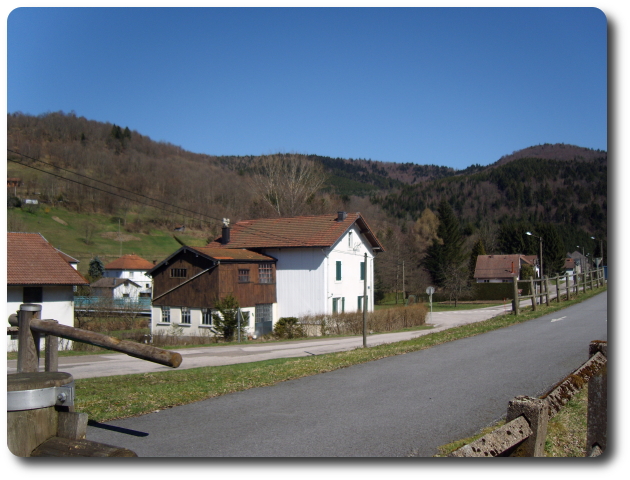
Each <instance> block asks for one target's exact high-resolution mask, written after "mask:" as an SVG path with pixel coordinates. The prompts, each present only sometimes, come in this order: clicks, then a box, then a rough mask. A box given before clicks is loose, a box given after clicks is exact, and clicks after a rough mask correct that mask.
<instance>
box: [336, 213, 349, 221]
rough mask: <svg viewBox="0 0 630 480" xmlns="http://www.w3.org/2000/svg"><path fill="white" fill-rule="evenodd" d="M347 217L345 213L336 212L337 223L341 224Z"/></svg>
mask: <svg viewBox="0 0 630 480" xmlns="http://www.w3.org/2000/svg"><path fill="white" fill-rule="evenodd" d="M347 216H348V214H347V213H346V212H337V221H338V222H343V221H344V220H345V219H346V217H347Z"/></svg>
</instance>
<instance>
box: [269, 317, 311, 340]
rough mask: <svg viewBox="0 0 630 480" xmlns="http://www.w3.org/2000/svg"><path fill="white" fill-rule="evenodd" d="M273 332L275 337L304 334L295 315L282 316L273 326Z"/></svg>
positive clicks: (291, 336) (297, 336)
mask: <svg viewBox="0 0 630 480" xmlns="http://www.w3.org/2000/svg"><path fill="white" fill-rule="evenodd" d="M273 334H274V335H275V336H276V337H277V338H299V337H305V336H306V334H305V332H304V329H303V328H302V325H300V324H299V321H298V319H297V318H296V317H283V318H281V319H279V320H278V322H277V323H276V324H275V326H274V327H273Z"/></svg>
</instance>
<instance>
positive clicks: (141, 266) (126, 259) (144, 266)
mask: <svg viewBox="0 0 630 480" xmlns="http://www.w3.org/2000/svg"><path fill="white" fill-rule="evenodd" d="M153 266H154V265H153V263H152V262H149V261H148V260H145V259H144V258H142V257H139V256H138V255H136V254H133V253H130V254H128V255H123V256H122V257H120V258H117V259H116V260H113V261H111V262H109V263H108V264H107V265H105V270H143V271H144V270H151V269H152V268H153Z"/></svg>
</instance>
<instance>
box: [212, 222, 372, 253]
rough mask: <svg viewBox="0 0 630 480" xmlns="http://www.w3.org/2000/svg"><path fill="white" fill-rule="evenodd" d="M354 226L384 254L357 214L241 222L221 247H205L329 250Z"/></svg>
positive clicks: (215, 244)
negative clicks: (228, 240) (310, 248)
mask: <svg viewBox="0 0 630 480" xmlns="http://www.w3.org/2000/svg"><path fill="white" fill-rule="evenodd" d="M355 223H356V224H357V226H358V227H359V230H360V231H361V233H362V234H363V235H365V237H366V238H367V240H368V242H369V243H370V244H371V246H372V247H373V248H375V249H376V250H380V251H383V250H384V249H383V246H382V245H381V243H380V242H379V241H378V239H377V238H376V236H375V235H374V233H373V232H372V230H371V229H370V227H369V225H368V224H367V222H366V221H365V219H364V218H363V217H362V216H361V214H360V213H348V214H347V215H346V218H345V219H343V220H339V219H338V215H336V214H335V215H316V216H302V217H288V218H261V219H257V220H244V221H242V222H237V223H235V224H234V225H232V227H231V231H230V242H229V243H228V244H226V245H222V244H221V238H222V237H218V238H217V239H216V240H215V241H214V242H212V243H210V244H209V245H208V246H209V247H218V248H229V249H232V248H294V247H320V248H321V247H330V246H332V245H334V244H335V242H337V240H339V238H340V237H341V236H342V235H343V234H344V233H345V232H346V231H347V230H348V229H349V228H350V227H351V226H352V225H353V224H355Z"/></svg>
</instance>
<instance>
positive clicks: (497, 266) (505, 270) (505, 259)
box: [474, 254, 529, 278]
mask: <svg viewBox="0 0 630 480" xmlns="http://www.w3.org/2000/svg"><path fill="white" fill-rule="evenodd" d="M521 260H523V261H524V262H526V263H529V262H527V260H525V259H524V258H523V256H522V255H518V254H515V255H479V256H478V257H477V265H476V267H475V275H474V277H475V278H508V277H517V276H518V275H519V270H520V268H521Z"/></svg>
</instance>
